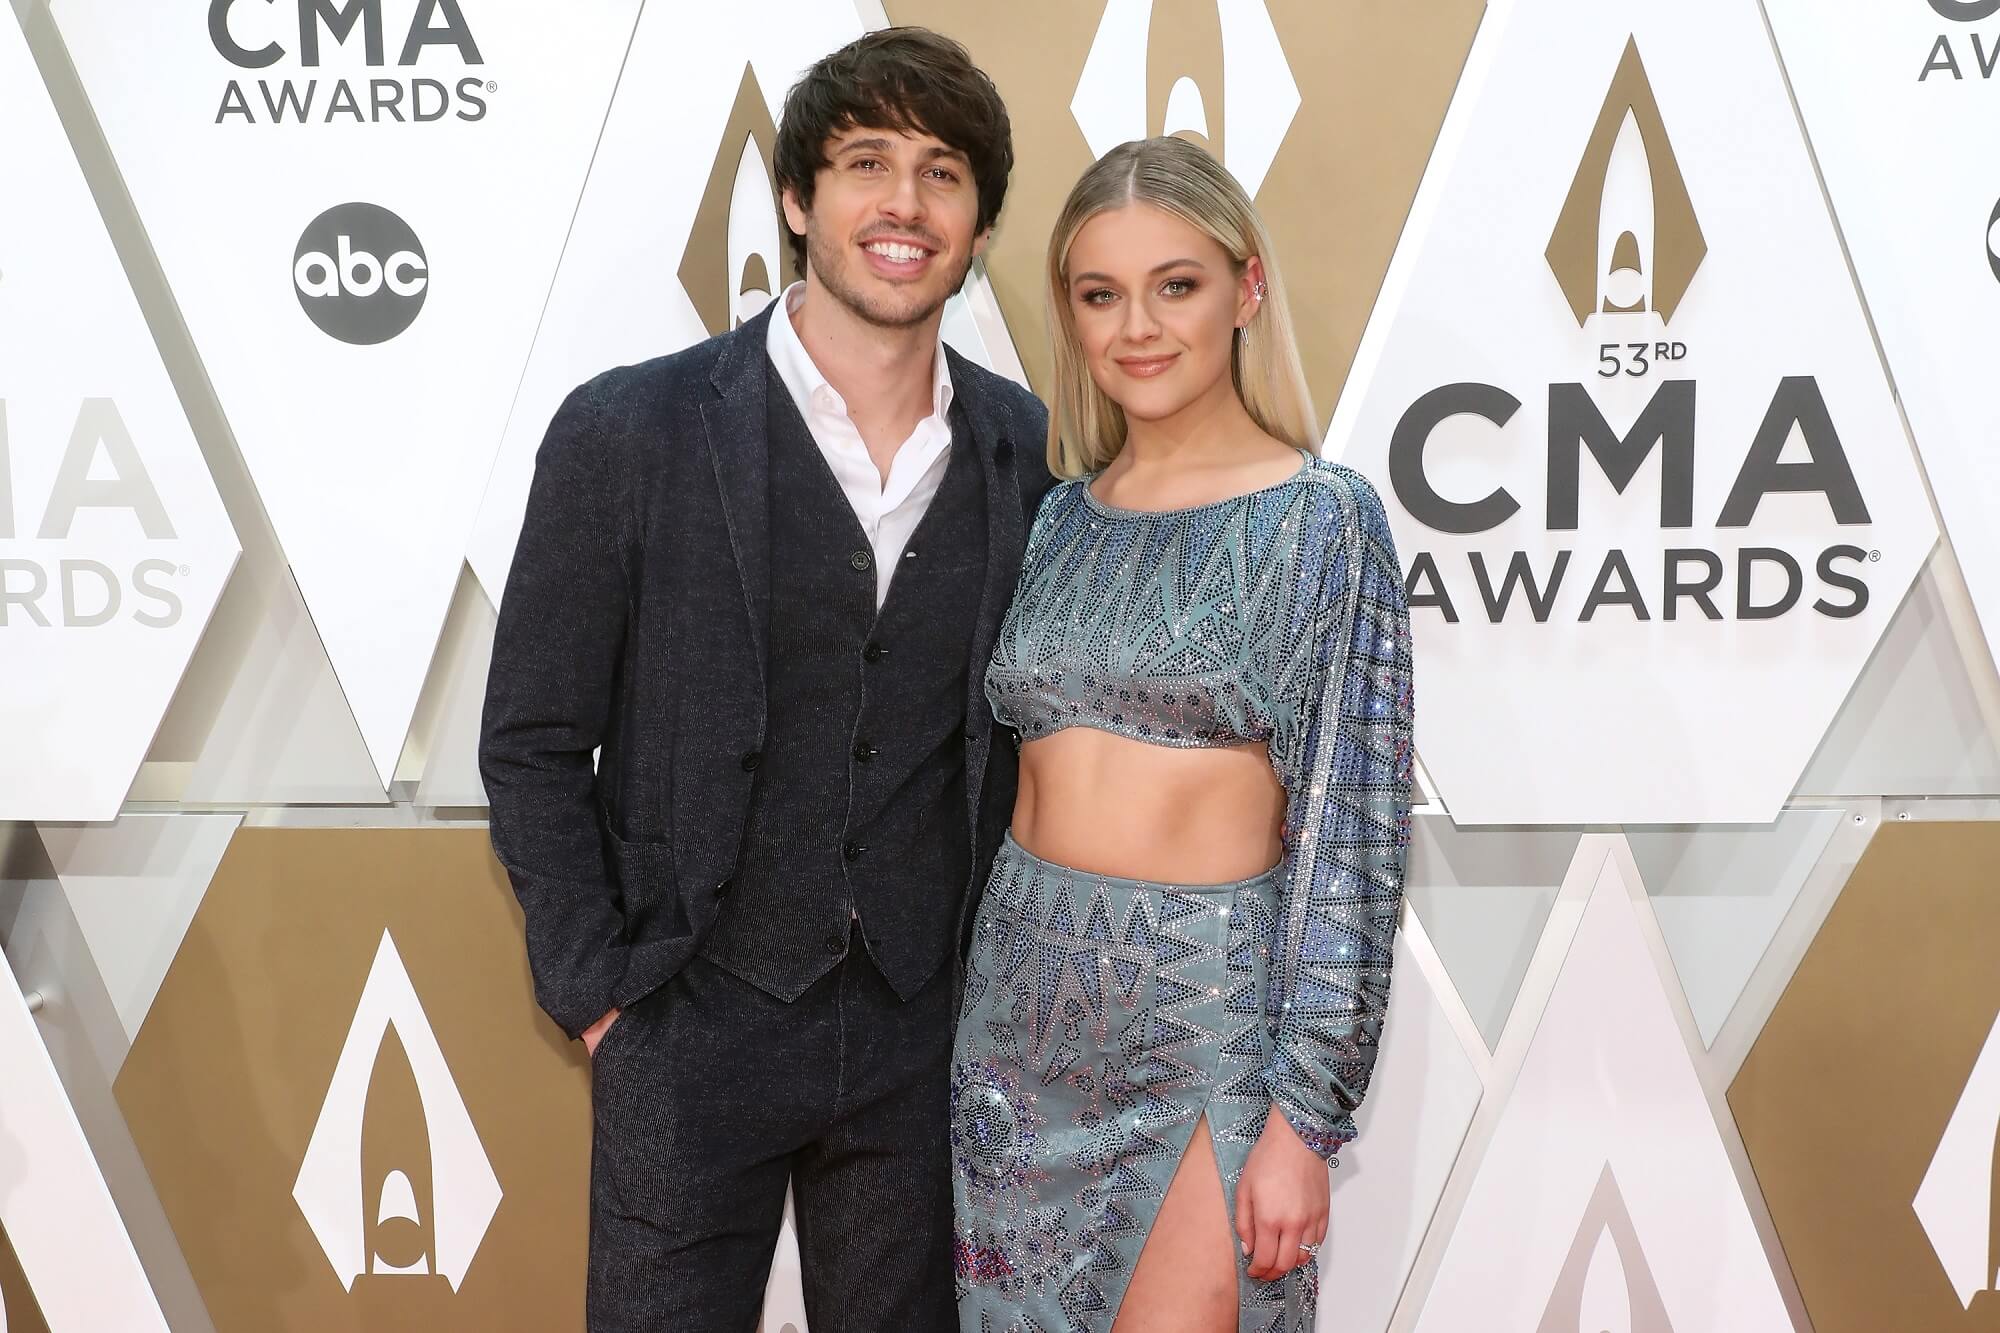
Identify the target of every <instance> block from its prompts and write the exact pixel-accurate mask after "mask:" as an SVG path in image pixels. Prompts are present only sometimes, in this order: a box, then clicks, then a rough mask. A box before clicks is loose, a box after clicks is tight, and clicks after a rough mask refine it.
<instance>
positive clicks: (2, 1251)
mask: <svg viewBox="0 0 2000 1333" xmlns="http://www.w3.org/2000/svg"><path fill="white" fill-rule="evenodd" d="M0 1333H49V1325H48V1321H47V1320H45V1319H44V1318H42V1307H41V1306H39V1305H37V1304H35V1293H34V1292H33V1291H31V1290H30V1289H29V1287H28V1275H27V1274H26V1273H23V1272H22V1271H21V1261H20V1259H19V1258H18V1257H17V1256H16V1255H15V1253H14V1246H13V1243H12V1242H11V1241H9V1240H8V1239H7V1232H6V1231H5V1229H0Z"/></svg>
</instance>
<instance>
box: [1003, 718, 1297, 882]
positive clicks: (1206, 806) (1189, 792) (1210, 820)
mask: <svg viewBox="0 0 2000 1333" xmlns="http://www.w3.org/2000/svg"><path fill="white" fill-rule="evenodd" d="M1284 817H1285V789H1284V786H1283V784H1281V783H1280V782H1279V781H1278V775H1277V774H1276V773H1275V772H1274V771H1273V770H1272V768H1271V760H1270V757H1269V754H1268V753H1267V751H1266V750H1265V748H1264V746H1263V745H1262V744H1261V743H1252V744H1248V745H1234V746H1228V747H1209V748H1203V749H1178V748H1174V747H1170V746H1165V745H1149V744H1147V743H1146V742H1144V741H1137V740H1133V739H1131V738H1130V737H1127V736H1119V735H1115V734H1114V733H1112V732H1108V731H1102V730H1099V729H1097V728H1095V727H1069V728H1066V729H1065V730H1062V731H1058V732H1056V733H1055V734H1054V735H1052V736H1044V737H1041V738H1039V739H1037V740H1032V741H1029V742H1028V743H1027V744H1026V745H1025V746H1023V747H1022V748H1021V786H1020V795H1019V796H1018V797H1017V798H1016V799H1015V802H1014V822H1013V833H1014V841H1015V842H1017V843H1019V844H1020V845H1021V846H1022V847H1023V848H1024V849H1025V850H1027V851H1028V852H1030V853H1031V854H1033V855H1035V856H1038V857H1040V858H1041V859H1042V860H1044V861H1053V862H1055V863H1056V864H1058V865H1065V866H1069V867H1071V868H1072V869H1076V870H1082V871H1086V872H1089V873H1091V874H1097V875H1115V876H1117V877H1119V878H1122V879H1141V880H1150V881H1152V882H1154V883H1161V884H1225V883H1229V882H1231V881H1233V880H1239V879H1249V878H1251V877H1253V876H1256V875H1261V874H1263V873H1264V872H1265V871H1266V870H1269V869H1271V867H1273V866H1274V865H1276V864H1277V863H1278V859H1279V856H1280V855H1281V853H1282V850H1283V845H1282V842H1281V840H1280V838H1279V836H1278V830H1279V828H1280V826H1281V825H1282V823H1283V821H1284Z"/></svg>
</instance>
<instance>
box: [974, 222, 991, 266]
mask: <svg viewBox="0 0 2000 1333" xmlns="http://www.w3.org/2000/svg"><path fill="white" fill-rule="evenodd" d="M992 240H993V228H991V227H988V228H987V229H986V230H985V231H982V232H980V233H979V234H978V235H977V236H975V237H973V238H972V257H973V258H974V259H977V258H979V257H980V256H981V255H983V254H985V253H986V247H987V245H988V244H989V243H991V241H992Z"/></svg>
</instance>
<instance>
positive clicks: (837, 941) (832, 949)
mask: <svg viewBox="0 0 2000 1333" xmlns="http://www.w3.org/2000/svg"><path fill="white" fill-rule="evenodd" d="M826 951H827V952H828V953H830V954H832V955H833V956H834V957H836V958H838V957H840V955H841V954H843V953H846V952H847V937H846V936H845V935H829V936H827V937H826Z"/></svg>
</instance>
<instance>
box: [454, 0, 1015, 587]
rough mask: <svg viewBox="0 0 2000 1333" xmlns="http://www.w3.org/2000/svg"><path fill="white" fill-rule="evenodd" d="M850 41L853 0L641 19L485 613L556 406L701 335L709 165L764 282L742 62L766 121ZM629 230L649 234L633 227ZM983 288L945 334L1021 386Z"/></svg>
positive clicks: (512, 426) (524, 413) (580, 218)
mask: <svg viewBox="0 0 2000 1333" xmlns="http://www.w3.org/2000/svg"><path fill="white" fill-rule="evenodd" d="M863 31H864V28H863V25H862V20H861V18H860V17H859V15H858V14H857V13H856V10H855V7H854V6H853V5H852V4H848V3H815V2H814V0H742V2H741V3H735V4H729V5H713V6H706V7H703V6H692V7H690V6H684V5H683V6H668V5H654V6H652V7H651V8H649V9H648V10H647V11H646V13H645V15H644V16H643V17H642V18H641V19H640V21H639V26H638V30H637V31H636V32H635V33H634V34H633V38H632V51H631V55H630V57H629V58H628V59H627V61H626V65H625V75H624V77H623V79H622V80H620V82H619V86H618V96H617V98H616V99H615V101H614V102H613V104H612V107H611V111H610V114H609V115H608V117H607V118H606V120H605V124H604V136H603V139H602V141H601V142H600V143H599V145H598V148H597V156H596V160H595V163H594V165H593V166H592V168H591V173H590V180H589V183H588V184H587V185H586V186H585V188H584V191H583V197H582V199H581V201H580V202H579V203H578V205H577V210H576V221H575V224H574V226H573V227H572V228H571V231H570V238H569V243H568V245H567V246H566V247H565V248H564V250H563V256H562V265H561V267H560V269H559V270H558V271H557V273H556V278H555V283H554V286H553V287H552V288H551V290H550V292H549V300H548V308H547V310H546V311H545V312H544V313H543V315H542V320H541V328H540V331H539V333H538V334H537V335H536V338H535V345H534V351H533V354H532V355H531V356H530V357H529V359H528V366H527V370H526V372H525V374H524V375H523V376H522V379H521V387H520V392H519V395H518V396H517V397H516V399H515V402H514V407H513V411H512V413H511V415H510V416H509V417H508V420H507V427H506V437H505V440H504V442H503V443H502V445H501V447H500V453H499V456H498V458H497V459H496V460H495V461H494V465H493V471H492V474H491V477H490V479H489V480H488V482H487V485H486V496H485V499H484V501H483V503H482V505H481V508H480V513H479V521H478V526H477V529H476V531H475V532H474V534H473V538H472V543H471V547H470V550H469V553H468V558H469V560H470V563H471V565H472V569H473V572H474V573H475V574H477V575H478V576H479V582H480V585H481V586H482V587H484V588H485V589H486V593H487V596H488V597H490V598H491V599H492V601H493V603H494V604H495V605H496V606H497V605H498V604H499V603H500V600H501V598H502V596H503V594H504V591H505V586H506V581H507V569H508V567H509V566H510V565H511V564H512V563H513V560H514V543H515V540H516V539H517V538H518V537H519V535H520V531H521V515H522V512H523V510H524V509H525V508H526V505H527V498H528V485H529V482H530V480H531V479H532V477H533V475H534V463H535V450H536V449H537V448H538V447H539V446H540V444H541V441H542V435H543V432H544V431H545V430H546V429H547V428H548V424H549V419H550V418H551V417H552V416H554V415H555V411H556V408H557V407H558V406H559V405H560V404H561V403H562V400H563V398H564V396H565V395H567V394H568V393H569V391H570V390H571V389H573V388H574V387H576V386H577V385H578V384H581V383H582V382H583V381H585V380H587V379H590V378H591V377H592V376H594V375H597V374H599V373H600V372H602V371H604V370H607V369H610V368H611V367H613V366H618V365H629V364H632V363H634V362H638V361H644V360H647V359H649V358H652V357H656V356H663V355H665V354H666V353H668V352H673V351H677V350H679V349H680V348H683V347H687V346H690V345H691V344H694V343H697V342H700V341H701V340H702V339H704V338H706V337H708V335H709V329H708V327H707V326H706V325H705V324H704V323H703V321H702V317H701V315H700V314H699V313H698V312H697V310H696V308H695V303H694V302H693V300H692V299H690V297H689V295H688V292H687V290H686V289H685V288H684V287H683V286H682V284H681V278H680V269H681V265H682V261H683V258H684V257H685V255H686V252H687V249H688V242H689V238H690V236H691V234H692V233H693V230H694V226H695V221H696V214H697V212H698V211H699V207H700V205H701V202H702V195H703V183H704V182H706V181H707V180H708V179H709V177H710V173H711V171H712V169H713V168H714V166H715V164H716V161H717V158H718V155H719V154H725V153H726V154H727V155H728V158H727V160H728V163H729V165H730V168H731V171H732V179H733V182H734V185H735V188H734V190H733V191H732V197H733V198H734V199H735V200H736V201H737V206H736V207H734V208H732V209H731V211H730V217H729V220H728V240H729V243H728V256H727V262H728V265H729V272H730V273H731V274H732V275H735V274H740V273H741V272H742V268H741V264H742V261H743V259H744V258H745V257H746V256H748V255H750V254H752V253H755V254H757V255H759V256H760V258H767V262H766V264H765V265H764V269H765V272H766V274H767V275H768V276H770V277H771V279H772V281H773V282H776V281H777V277H776V268H775V266H773V265H771V264H770V263H768V257H772V256H775V255H776V253H777V247H779V246H781V245H788V244H789V242H788V241H787V240H786V236H785V233H784V232H783V231H782V230H781V229H780V226H779V223H778V220H777V215H776V214H775V213H774V212H773V211H772V210H771V209H770V208H769V206H768V205H766V206H764V207H758V206H757V203H758V200H757V195H758V191H759V190H760V189H763V188H766V187H765V186H764V184H763V179H764V173H763V170H762V162H761V158H760V157H758V156H753V154H754V153H755V150H756V144H755V141H754V140H750V141H746V142H743V143H740V144H728V145H725V144H723V143H722V141H721V140H722V134H723V131H724V129H725V127H726V124H727V122H728V120H729V116H730V113H731V111H732V109H733V107H734V103H735V99H736V95H737V91H738V89H739V86H740V85H741V82H742V79H743V74H744V67H745V65H746V64H747V65H748V66H749V67H750V69H751V71H752V72H753V73H754V75H755V77H756V83H757V88H758V90H759V91H760V92H761V93H762V94H763V98H764V102H765V109H766V110H767V111H768V112H769V113H770V117H771V120H772V122H773V123H775V122H776V121H777V119H778V113H779V112H780V110H781V109H782V108H783V104H784V96H785V93H786V91H787V90H789V89H790V88H791V86H792V84H793V83H794V82H795V81H796V80H797V79H798V76H799V75H800V74H801V73H802V72H803V71H804V70H805V68H806V67H807V66H809V65H810V64H811V63H812V62H813V61H815V60H817V59H819V58H820V57H821V56H823V55H825V54H827V53H828V52H829V51H833V50H836V49H838V48H839V47H841V46H843V45H845V44H846V43H848V42H850V41H852V40H853V39H854V38H856V37H859V36H860V35H861V34H862V32H863ZM633 218H645V219H646V225H645V226H644V227H634V226H633V225H632V219H633ZM767 219H768V224H767ZM720 259H721V257H720V256H718V260H720ZM984 285H985V284H984V280H983V279H982V278H980V277H979V276H978V275H977V273H976V272H975V274H974V276H973V277H972V278H971V279H970V280H969V281H968V283H967V288H966V292H965V294H964V295H962V296H959V297H955V298H953V299H952V300H951V301H950V302H949V303H948V304H947V305H946V307H945V336H946V337H947V339H948V340H949V341H950V342H951V344H952V346H953V347H954V348H956V349H957V350H958V351H959V352H960V353H962V354H963V355H965V356H966V357H968V358H970V359H971V360H973V361H975V362H977V363H979V364H982V365H985V366H987V367H988V368H990V369H996V370H999V371H1000V372H1001V373H1011V374H1013V375H1014V376H1015V377H1016V378H1020V376H1019V362H1018V360H1016V359H1015V357H1014V355H1013V349H1012V347H1011V345H1009V346H1007V347H1005V348H1004V349H1002V348H997V347H995V346H994V344H995V343H996V342H1000V341H1004V333H1005V326H1004V325H1003V324H1001V323H1000V322H999V321H998V319H997V318H987V317H982V316H983V313H984V312H983V311H982V309H981V304H980V303H981V298H982V297H983V298H984V305H985V306H986V307H989V308H990V307H991V301H990V294H988V293H984V292H983V288H984ZM732 295H734V296H736V297H737V298H738V299H737V301H736V304H735V314H736V315H737V316H738V317H739V318H740V317H742V316H744V315H746V314H751V313H755V308H761V307H757V303H756V301H754V300H751V299H748V298H744V297H743V296H742V294H741V293H737V292H735V291H734V289H733V288H732ZM969 305H970V306H971V308H970V309H968V306H969ZM753 307H754V308H753ZM695 428H696V429H697V430H698V429H699V423H696V426H695Z"/></svg>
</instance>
